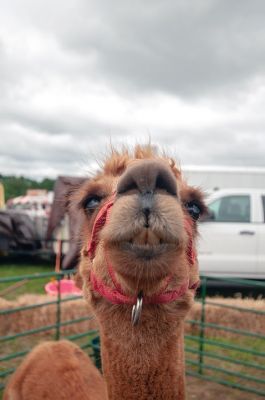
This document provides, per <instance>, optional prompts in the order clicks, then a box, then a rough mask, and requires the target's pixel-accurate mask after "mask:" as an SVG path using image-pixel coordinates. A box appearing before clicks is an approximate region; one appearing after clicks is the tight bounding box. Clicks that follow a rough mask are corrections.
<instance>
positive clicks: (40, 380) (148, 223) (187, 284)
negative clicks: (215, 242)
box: [4, 147, 205, 400]
mask: <svg viewBox="0 0 265 400" xmlns="http://www.w3.org/2000/svg"><path fill="white" fill-rule="evenodd" d="M72 207H79V208H82V209H83V212H84V224H83V233H82V242H83V248H82V251H81V260H80V266H79V273H80V276H81V278H82V282H83V291H84V296H85V298H86V299H87V301H88V302H89V303H90V304H91V306H92V308H93V311H94V313H95V315H96V317H97V320H98V323H99V329H100V337H101V356H102V364H103V374H104V378H105V379H104V380H103V378H102V377H100V376H99V373H98V372H97V370H96V369H95V367H94V366H92V365H91V363H90V362H89V360H88V359H87V360H86V362H87V364H86V366H84V364H85V361H84V360H85V357H86V356H85V355H83V356H81V351H78V350H77V349H76V347H75V346H73V345H72V344H70V343H68V344H67V342H65V341H64V342H62V343H60V342H59V343H50V344H43V345H40V346H38V347H37V349H35V350H33V352H32V353H31V354H30V355H29V356H28V357H27V358H26V359H25V361H24V363H22V365H21V367H20V368H18V370H17V372H16V373H15V374H14V375H13V377H12V378H11V380H10V383H9V385H8V386H7V389H6V392H5V397H4V400H7V399H8V400H10V399H17V400H36V399H44V398H45V399H49V400H51V399H58V400H60V399H71V400H72V399H78V400H79V399H80V400H84V399H87V400H90V399H101V400H103V399H109V400H122V399H124V400H136V399H137V400H183V399H185V368H184V364H185V362H184V348H183V336H184V318H185V316H186V314H187V312H188V311H189V309H190V308H191V306H192V304H193V298H194V292H195V290H196V287H197V286H198V283H199V276H198V265H197V258H196V250H195V238H196V234H197V228H196V220H197V219H198V217H199V215H200V214H201V213H203V212H205V205H204V203H203V199H202V194H201V193H200V192H199V191H198V190H197V189H194V188H191V187H189V186H187V184H186V183H185V182H184V181H183V179H182V176H181V172H180V170H179V169H178V168H177V167H176V166H175V163H174V162H173V161H172V160H171V159H168V158H167V157H166V156H161V157H159V156H158V155H157V154H156V153H155V152H154V151H153V149H152V148H151V147H136V149H135V152H134V154H133V155H130V154H129V152H127V151H124V152H122V153H118V152H116V151H113V152H112V154H111V157H110V158H108V159H107V160H106V161H105V164H104V166H103V168H102V170H101V172H99V173H98V174H97V175H96V176H95V177H94V178H92V179H90V180H89V181H87V182H85V183H84V184H83V185H82V187H81V189H80V190H79V191H78V192H77V193H76V194H75V195H74V196H73V199H72ZM55 348H57V352H56V351H55ZM60 349H61V350H60ZM48 352H49V356H48V357H47V354H48ZM59 353H60V354H59ZM77 353H78V356H77ZM78 357H82V359H83V361H84V363H81V362H80V363H79V362H78ZM68 362H69V363H72V365H75V367H74V368H73V369H71V368H69V366H68ZM69 370H70V371H72V373H70V372H69ZM42 371H44V373H42ZM73 372H74V373H73ZM69 380H70V381H71V384H72V388H74V394H73V390H70V389H69V385H70V383H69ZM92 381H93V383H92ZM81 382H83V383H81ZM105 382H106V388H107V396H106V395H105V394H104V390H105V387H104V385H105ZM51 388H52V389H51ZM54 390H56V395H55V394H54ZM92 391H93V393H92ZM95 392H96V393H97V394H98V397H96V395H95ZM24 393H25V394H24ZM26 393H27V395H26Z"/></svg>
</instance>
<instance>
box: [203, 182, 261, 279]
mask: <svg viewBox="0 0 265 400" xmlns="http://www.w3.org/2000/svg"><path fill="white" fill-rule="evenodd" d="M207 203H208V207H209V210H210V213H209V216H208V217H206V218H205V219H202V221H201V223H200V224H199V233H200V239H199V253H198V257H199V262H200V272H201V274H202V275H208V276H212V277H237V278H251V279H265V189H264V190H261V189H223V190H217V191H215V192H213V193H211V195H210V196H209V197H208V199H207Z"/></svg>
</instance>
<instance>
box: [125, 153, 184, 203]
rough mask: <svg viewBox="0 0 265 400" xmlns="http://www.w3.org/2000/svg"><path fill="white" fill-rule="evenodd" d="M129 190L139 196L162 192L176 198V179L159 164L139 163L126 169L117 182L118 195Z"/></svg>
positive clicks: (151, 162) (150, 162)
mask: <svg viewBox="0 0 265 400" xmlns="http://www.w3.org/2000/svg"><path fill="white" fill-rule="evenodd" d="M131 190H134V191H138V192H140V193H141V194H145V193H154V192H156V191H157V190H164V191H166V192H168V193H169V194H171V195H173V196H176V195H177V183H176V178H175V176H174V174H173V172H172V171H171V169H170V168H169V167H167V165H164V164H163V163H161V162H158V161H155V160H145V161H139V162H137V163H136V164H135V165H133V166H130V167H128V169H127V170H126V171H125V172H124V174H123V175H122V176H121V178H120V180H119V182H118V186H117V193H118V194H125V193H127V192H129V191H131Z"/></svg>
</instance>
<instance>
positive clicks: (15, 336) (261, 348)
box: [0, 271, 265, 397]
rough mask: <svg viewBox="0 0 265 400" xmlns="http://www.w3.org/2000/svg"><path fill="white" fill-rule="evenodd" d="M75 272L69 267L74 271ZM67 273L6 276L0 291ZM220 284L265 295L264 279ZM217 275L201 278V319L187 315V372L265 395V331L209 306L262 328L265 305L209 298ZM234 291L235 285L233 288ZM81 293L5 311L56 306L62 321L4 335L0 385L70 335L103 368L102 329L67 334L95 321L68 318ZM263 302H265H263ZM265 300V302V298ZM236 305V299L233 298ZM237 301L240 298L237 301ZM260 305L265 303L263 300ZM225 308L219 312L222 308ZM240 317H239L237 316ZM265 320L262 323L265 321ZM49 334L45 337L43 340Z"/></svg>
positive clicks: (8, 314)
mask: <svg viewBox="0 0 265 400" xmlns="http://www.w3.org/2000/svg"><path fill="white" fill-rule="evenodd" d="M74 272H75V271H68V274H70V273H74ZM63 277H64V274H63V273H41V274H38V273H36V274H32V275H23V276H16V277H8V278H0V291H1V289H2V288H3V287H5V286H8V285H13V284H15V283H16V282H21V281H31V280H40V279H41V280H42V281H41V282H42V283H41V284H42V285H43V278H45V279H47V281H48V280H49V279H50V278H53V279H56V280H57V281H58V284H59V285H60V280H61V279H62V278H63ZM214 281H215V282H218V286H219V287H222V286H223V285H226V284H227V283H229V284H230V285H233V286H237V289H235V291H238V287H239V286H244V287H248V288H251V290H252V289H253V290H255V291H257V290H259V291H260V292H261V293H262V292H263V293H265V283H264V282H260V281H250V280H242V279H226V278H222V279H221V278H220V279H216V278H215V279H214ZM212 282H213V279H212V278H209V277H201V289H200V293H199V296H198V297H197V300H196V301H197V303H198V304H200V312H199V315H197V318H196V319H187V320H186V325H187V326H186V328H187V333H186V335H185V351H186V370H187V375H190V376H194V377H198V378H201V379H205V380H209V381H213V382H217V383H220V384H223V385H227V386H230V387H233V388H237V389H240V390H243V391H247V392H249V393H253V394H255V395H259V396H264V397H265V379H264V376H265V335H264V331H260V329H258V330H257V329H255V324H254V323H253V327H252V326H251V329H248V330H246V329H241V328H240V329H239V328H238V327H237V326H236V325H235V326H233V323H232V322H233V321H232V322H231V324H230V325H228V324H227V323H225V324H224V323H212V322H209V318H208V317H209V315H208V314H209V307H210V308H211V313H212V315H214V314H213V313H215V311H214V310H216V313H217V312H219V313H220V310H221V313H222V314H223V315H227V313H228V312H234V313H236V315H237V318H238V317H239V318H249V317H248V316H251V318H252V320H253V321H255V318H256V321H258V322H259V324H258V326H259V327H260V326H265V311H264V309H265V305H264V308H262V307H261V309H260V308H259V309H255V308H252V307H251V308H250V307H247V306H245V304H244V302H242V304H243V306H238V305H235V304H225V303H224V302H223V301H218V300H216V299H215V298H212V297H207V291H208V288H209V286H210V285H211V284H212ZM229 290H230V291H232V292H233V289H229ZM81 298H82V297H81V296H67V297H64V296H61V295H60V292H59V293H58V296H57V297H55V299H54V300H50V297H49V300H47V301H44V302H41V303H38V304H30V305H24V306H19V307H13V308H12V307H11V308H9V307H6V308H2V307H1V309H0V318H12V315H13V317H14V316H16V318H18V317H17V315H18V314H16V313H19V315H22V314H21V313H23V312H25V311H27V310H33V309H34V310H36V309H39V310H40V312H41V310H43V308H44V307H49V306H51V305H53V306H55V307H56V318H55V319H56V321H55V323H53V324H50V325H45V326H39V327H37V328H34V329H26V330H22V331H20V332H16V333H13V332H8V334H6V335H4V336H1V337H0V389H3V388H4V386H5V382H6V380H7V378H8V376H9V375H10V374H11V373H12V372H13V371H14V370H15V368H16V366H17V365H18V364H19V363H20V362H21V360H22V359H23V357H24V356H25V355H26V354H27V353H28V352H29V351H30V350H31V348H32V347H33V346H34V345H35V344H37V343H38V342H39V341H41V340H46V339H55V340H59V339H61V338H66V339H69V340H72V341H76V342H77V343H78V344H79V345H80V347H81V348H83V349H87V351H88V352H89V354H90V355H91V356H94V358H95V361H96V364H97V365H98V366H100V359H99V343H98V339H97V335H98V334H97V331H96V330H88V331H80V332H79V333H76V334H72V335H66V336H65V335H63V332H62V330H63V328H64V327H66V326H70V325H77V326H78V324H79V323H82V322H84V321H89V320H90V319H92V316H90V315H87V316H82V317H80V318H74V319H69V320H66V321H62V313H61V311H62V305H63V304H64V303H66V302H75V301H77V300H79V299H81ZM261 301H262V300H261ZM263 301H264V300H263ZM230 303H231V302H230ZM235 303H236V301H235ZM259 303H260V302H259ZM217 310H219V311H217ZM237 321H238V319H237ZM263 322H264V324H263V325H262V323H263ZM43 335H45V337H44V338H43Z"/></svg>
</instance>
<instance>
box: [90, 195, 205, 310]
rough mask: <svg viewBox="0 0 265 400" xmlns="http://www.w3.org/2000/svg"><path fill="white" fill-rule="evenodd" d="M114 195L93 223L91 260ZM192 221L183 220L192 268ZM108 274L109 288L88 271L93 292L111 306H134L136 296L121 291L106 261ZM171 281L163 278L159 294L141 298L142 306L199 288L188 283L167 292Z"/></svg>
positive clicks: (168, 301)
mask: <svg viewBox="0 0 265 400" xmlns="http://www.w3.org/2000/svg"><path fill="white" fill-rule="evenodd" d="M114 199H115V194H113V195H112V197H111V198H110V199H109V201H108V202H106V203H105V204H104V205H103V207H102V208H101V209H100V211H99V213H98V215H97V217H96V220H95V222H94V225H93V228H92V233H91V239H90V240H89V242H88V248H87V253H88V256H89V257H90V258H91V260H93V258H94V257H95V251H96V248H97V245H98V242H99V232H100V230H101V229H102V228H103V227H104V225H105V224H106V223H107V222H108V219H109V216H110V210H111V208H112V206H113V204H114ZM192 223H193V222H192V220H191V218H189V217H188V216H187V217H186V218H185V229H186V232H187V234H188V238H189V241H188V246H187V250H186V254H187V257H188V260H189V264H190V266H192V265H193V264H194V263H195V261H196V252H195V249H194V246H193V235H192ZM107 266H108V272H109V275H110V278H111V280H112V283H113V286H114V288H112V287H109V286H107V284H106V283H105V282H103V281H102V280H101V279H100V278H98V277H97V276H96V274H95V272H94V271H93V269H91V270H90V281H91V284H92V288H93V290H94V291H96V292H98V293H99V294H100V295H101V296H102V297H104V298H106V299H107V300H108V301H109V302H110V303H112V304H131V305H133V304H135V303H136V301H137V295H135V296H128V295H126V294H125V293H124V291H123V290H122V287H121V285H120V284H119V282H118V281H117V279H116V275H115V271H114V269H113V267H112V265H111V264H110V262H108V260H107ZM171 280H172V276H168V277H166V278H165V284H164V287H163V288H162V290H161V291H160V292H158V293H157V294H155V295H153V296H145V297H144V298H143V303H144V304H165V303H170V302H172V301H175V300H177V299H179V298H180V297H182V296H183V295H184V294H185V293H186V291H187V290H188V289H191V290H196V289H197V287H198V286H199V281H197V282H196V283H194V284H193V285H189V282H187V283H185V284H183V285H182V286H180V287H179V288H177V289H175V290H167V288H168V285H169V283H170V281H171Z"/></svg>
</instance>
